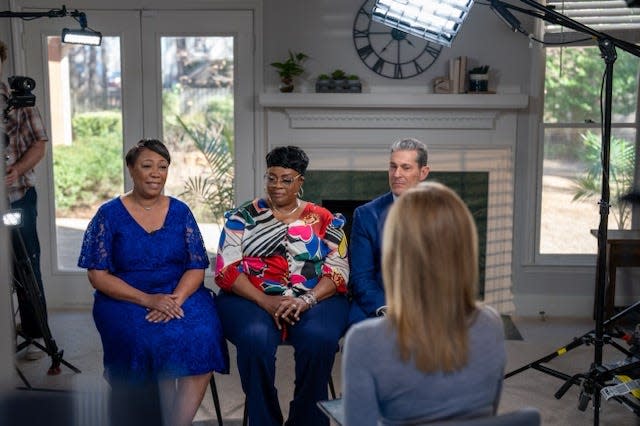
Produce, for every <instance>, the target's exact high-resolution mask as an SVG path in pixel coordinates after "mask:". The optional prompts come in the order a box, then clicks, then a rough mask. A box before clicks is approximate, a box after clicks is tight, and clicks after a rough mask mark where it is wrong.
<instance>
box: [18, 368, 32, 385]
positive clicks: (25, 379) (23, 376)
mask: <svg viewBox="0 0 640 426" xmlns="http://www.w3.org/2000/svg"><path fill="white" fill-rule="evenodd" d="M16 371H17V373H18V376H20V380H22V383H24V385H25V386H26V387H27V389H33V387H31V384H30V383H29V381H28V380H27V378H26V377H25V375H24V374H22V370H20V369H19V368H18V367H16Z"/></svg>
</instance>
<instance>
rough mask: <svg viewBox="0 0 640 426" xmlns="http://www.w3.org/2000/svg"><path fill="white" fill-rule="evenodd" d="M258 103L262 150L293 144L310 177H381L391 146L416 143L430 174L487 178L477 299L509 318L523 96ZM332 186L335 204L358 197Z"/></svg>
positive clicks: (265, 99)
mask: <svg viewBox="0 0 640 426" xmlns="http://www.w3.org/2000/svg"><path fill="white" fill-rule="evenodd" d="M259 103H260V106H261V107H262V108H264V111H265V123H264V124H265V126H264V128H265V129H266V147H265V149H267V150H268V149H271V148H273V147H274V146H280V145H290V144H291V145H298V146H300V147H301V148H302V149H304V150H305V152H306V153H307V154H308V155H309V158H310V163H309V170H310V171H319V172H328V175H332V173H331V172H332V171H350V172H355V173H357V174H358V175H362V176H364V177H367V176H370V177H371V178H373V174H372V173H373V172H376V173H380V172H384V171H385V170H387V168H388V164H389V145H390V144H391V143H392V142H393V141H395V140H397V139H400V138H404V137H415V138H418V139H420V140H422V141H424V142H425V143H426V144H427V146H428V147H429V160H428V162H429V165H430V166H431V170H432V171H434V172H436V171H437V172H483V173H485V174H487V175H488V179H487V180H488V184H487V186H488V201H487V216H486V217H487V221H486V244H487V245H486V259H485V281H484V300H485V302H487V303H489V304H491V305H493V306H495V307H496V308H497V309H498V310H500V312H501V313H505V314H506V313H511V312H513V310H514V305H513V296H512V292H511V264H512V240H513V201H514V184H513V181H514V173H515V169H514V155H515V147H516V138H517V123H518V120H517V118H518V113H519V112H520V111H525V110H526V109H527V107H528V103H529V97H528V95H524V94H495V95H487V96H478V95H467V94H456V95H452V94H408V93H406V94H396V93H355V94H333V93H290V94H279V93H265V94H262V95H260V97H259ZM258 154H260V153H258ZM258 167H264V166H263V165H262V164H258ZM257 172H258V173H263V172H264V170H258V171H257ZM347 175H348V174H347ZM437 175H438V173H434V174H433V176H434V177H429V178H427V179H437ZM334 185H335V187H336V191H335V192H336V198H337V199H339V200H342V199H345V197H346V199H345V200H346V201H349V200H347V199H350V198H353V200H355V198H358V197H361V194H360V193H358V191H357V190H356V189H355V187H354V190H353V191H351V190H350V189H349V188H350V185H355V183H354V182H353V181H351V180H349V181H345V182H342V183H335V184H334ZM307 189H308V190H309V191H312V188H307ZM352 192H353V193H352ZM345 194H346V195H345ZM349 194H351V195H349ZM353 200H351V201H353ZM357 201H362V200H357Z"/></svg>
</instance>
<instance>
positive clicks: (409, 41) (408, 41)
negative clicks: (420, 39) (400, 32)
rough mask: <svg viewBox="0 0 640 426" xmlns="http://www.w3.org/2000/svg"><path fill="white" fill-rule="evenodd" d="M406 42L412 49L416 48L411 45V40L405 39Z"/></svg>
mask: <svg viewBox="0 0 640 426" xmlns="http://www.w3.org/2000/svg"><path fill="white" fill-rule="evenodd" d="M404 41H406V42H407V43H409V46H411V47H415V46H414V45H413V43H411V40H409V39H408V38H405V39H404Z"/></svg>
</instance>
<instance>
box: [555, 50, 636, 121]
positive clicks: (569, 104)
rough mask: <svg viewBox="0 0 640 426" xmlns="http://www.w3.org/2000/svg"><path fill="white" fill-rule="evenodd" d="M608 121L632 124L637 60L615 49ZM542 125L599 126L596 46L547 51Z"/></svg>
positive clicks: (599, 65) (600, 72) (599, 63)
mask: <svg viewBox="0 0 640 426" xmlns="http://www.w3.org/2000/svg"><path fill="white" fill-rule="evenodd" d="M617 52H618V58H617V60H616V62H615V64H614V72H613V100H614V102H613V105H612V121H613V122H614V123H634V122H635V116H636V102H637V94H638V63H639V59H638V58H637V57H635V56H633V55H630V54H629V53H627V52H624V51H622V50H620V49H618V51H617ZM546 54H547V59H546V61H547V63H546V73H545V102H544V122H545V123H589V122H593V123H599V122H600V121H601V118H600V91H601V87H602V75H603V72H604V61H603V60H602V58H601V57H600V49H599V48H597V47H571V48H566V47H564V48H560V47H555V48H547V49H546Z"/></svg>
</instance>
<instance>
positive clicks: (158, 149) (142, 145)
mask: <svg viewBox="0 0 640 426" xmlns="http://www.w3.org/2000/svg"><path fill="white" fill-rule="evenodd" d="M143 149H148V150H150V151H153V152H155V153H156V154H158V155H160V156H161V157H162V158H164V159H165V160H167V162H168V163H169V164H171V155H170V154H169V150H168V149H167V147H166V146H164V144H163V143H162V142H160V141H159V140H158V139H140V141H139V142H138V143H137V144H135V146H133V147H132V148H131V149H130V150H129V151H128V152H127V155H126V156H125V157H124V159H125V161H126V163H127V166H133V165H134V164H135V163H136V161H137V160H138V157H139V156H140V152H141V151H142V150H143Z"/></svg>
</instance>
